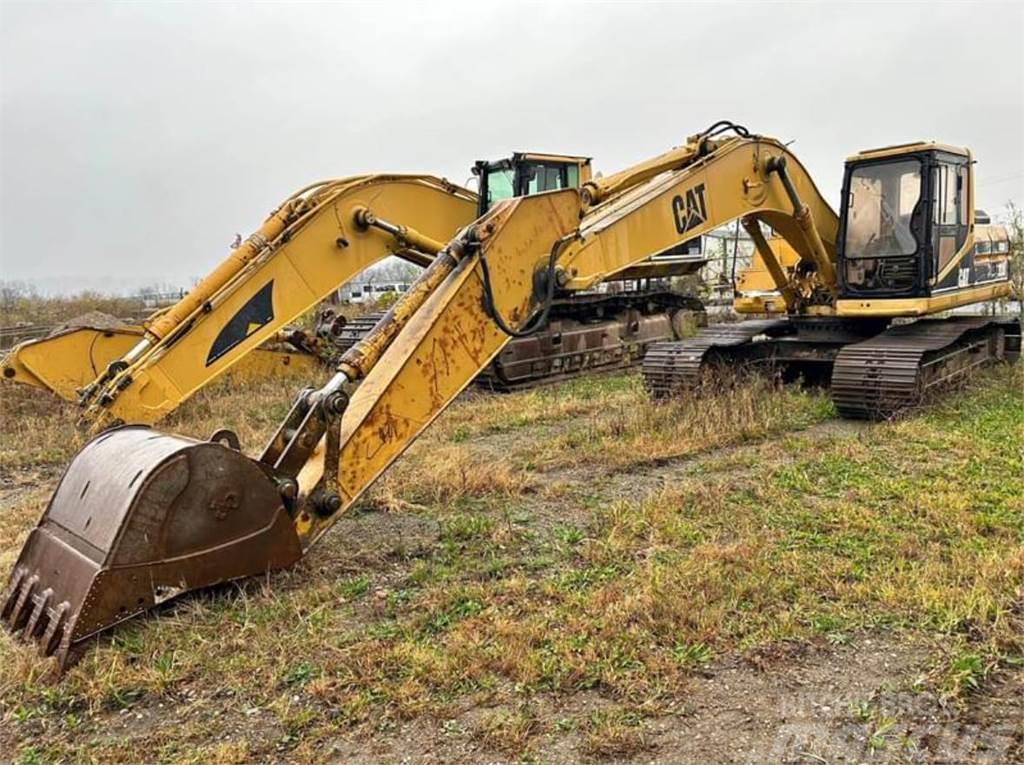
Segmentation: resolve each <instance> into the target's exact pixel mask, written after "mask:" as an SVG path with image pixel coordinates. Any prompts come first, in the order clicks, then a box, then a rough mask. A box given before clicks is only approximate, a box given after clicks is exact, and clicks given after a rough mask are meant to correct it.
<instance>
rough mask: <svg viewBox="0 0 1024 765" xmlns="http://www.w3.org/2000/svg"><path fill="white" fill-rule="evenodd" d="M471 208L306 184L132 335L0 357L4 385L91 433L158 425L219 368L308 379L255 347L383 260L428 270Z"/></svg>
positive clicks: (355, 187) (95, 333) (373, 179)
mask: <svg viewBox="0 0 1024 765" xmlns="http://www.w3.org/2000/svg"><path fill="white" fill-rule="evenodd" d="M476 210H477V197H476V195H475V194H474V193H472V192H471V191H468V190H466V189H463V188H460V187H458V186H454V185H453V184H451V183H449V182H448V181H445V180H443V179H440V178H435V177H432V176H427V175H370V176H355V177H351V178H344V179H340V180H334V181H327V182H323V183H318V184H314V185H313V186H311V187H308V188H306V189H303V190H302V191H300V192H297V193H296V194H294V195H292V196H291V197H289V198H288V199H287V200H285V201H284V202H283V203H282V204H281V205H280V207H278V209H277V210H275V211H274V212H273V213H272V214H271V215H270V216H269V217H268V218H267V220H266V221H265V222H264V224H263V225H262V226H261V228H260V229H259V230H258V231H257V232H255V233H253V234H252V235H251V236H250V237H249V238H248V239H247V240H245V242H243V243H242V244H241V245H240V246H239V247H237V248H235V249H234V250H232V252H231V253H230V254H229V256H228V257H227V258H226V259H225V261H224V262H223V263H221V264H220V265H219V266H218V267H217V268H216V269H215V270H214V271H213V272H212V273H211V274H210V275H209V276H207V277H206V278H205V279H204V280H203V281H202V282H200V283H199V284H198V285H196V286H195V287H194V288H193V289H192V290H191V291H190V292H189V293H188V294H187V295H186V296H185V297H184V298H183V299H182V300H181V301H179V302H178V303H177V304H175V305H173V306H171V307H170V308H168V309H166V310H164V311H161V312H160V313H158V314H156V315H155V316H154V317H152V318H151V319H150V320H149V321H148V322H147V323H146V325H145V326H144V327H143V328H142V331H141V332H139V331H138V330H134V331H133V330H131V329H126V330H96V329H88V328H82V329H76V330H69V331H68V332H65V333H61V334H59V335H55V336H53V337H50V338H45V339H43V340H39V341H30V342H28V343H24V344H22V345H21V346H19V347H17V348H15V349H14V350H12V351H11V352H10V353H9V354H8V356H7V357H6V358H5V359H4V362H3V366H4V375H5V377H6V378H8V379H12V380H14V381H16V382H25V383H28V384H32V385H36V386H37V387H44V388H47V389H49V390H52V391H53V392H55V393H57V394H58V395H60V396H62V397H64V398H69V399H72V400H74V399H76V398H80V399H81V401H80V403H82V404H83V406H85V407H86V408H85V410H84V416H85V419H86V420H88V421H90V422H92V423H93V424H94V427H97V428H98V427H102V426H103V425H105V424H110V423H111V422H114V423H116V422H133V423H152V422H156V421H157V420H159V419H160V418H161V417H163V416H164V415H166V414H167V413H168V412H170V411H171V410H173V409H174V408H176V407H177V406H178V405H180V404H181V403H182V402H183V401H184V400H186V399H187V398H188V397H189V396H191V395H192V394H193V393H194V392H195V391H196V390H198V389H199V388H200V387H202V386H203V385H206V384H208V383H209V382H210V381H212V380H214V379H216V378H217V377H219V376H220V375H222V374H224V373H225V372H227V371H228V370H232V369H239V368H240V370H241V371H244V372H245V374H246V375H248V376H256V375H265V374H268V373H273V372H274V371H276V370H278V369H282V368H287V367H288V366H291V365H292V364H295V365H296V366H301V367H304V368H309V369H310V370H311V369H312V363H313V361H314V359H313V358H312V357H310V356H308V355H305V354H300V353H287V352H285V353H282V352H272V351H269V350H263V349H262V348H261V346H264V345H265V344H266V343H267V342H268V341H269V340H273V339H274V338H275V336H277V335H278V334H279V333H280V332H281V330H282V328H283V327H284V326H285V325H286V324H288V323H289V322H292V321H294V320H295V319H297V318H298V317H300V316H301V315H302V314H303V313H305V312H306V311H308V310H310V309H311V308H313V307H314V306H316V305H317V303H319V302H320V301H321V300H323V299H324V298H325V297H326V296H328V295H329V294H330V293H331V292H333V291H334V290H335V289H337V288H338V287H339V286H341V285H342V284H344V283H346V282H348V281H350V280H351V279H352V278H353V277H355V276H356V275H357V274H358V273H360V272H361V271H363V270H365V269H366V268H367V267H369V266H371V265H373V264H374V263H377V262H379V261H380V260H383V259H384V258H386V257H388V256H390V255H398V256H400V257H403V258H406V259H408V260H411V261H413V262H416V263H418V264H420V265H423V264H426V263H429V262H430V258H431V257H432V256H433V254H434V252H436V251H437V250H438V249H440V248H441V247H442V246H443V243H444V242H446V241H447V240H448V239H449V238H450V237H451V236H452V235H453V234H454V233H455V232H456V231H457V230H458V229H459V228H460V227H461V226H463V225H465V224H466V223H467V222H469V221H471V220H472V219H473V217H474V216H475V214H476ZM357 212H360V213H361V214H360V215H356V213H357ZM367 212H368V213H369V214H370V216H369V218H368V217H366V215H365V213H367ZM374 212H379V213H380V214H381V215H382V217H384V218H387V217H393V218H397V219H399V220H402V221H404V222H405V223H404V225H403V227H402V229H401V230H394V231H388V230H386V229H384V228H382V227H380V226H378V225H374V224H375V223H376V220H375V219H373V213H374ZM239 365H240V367H239Z"/></svg>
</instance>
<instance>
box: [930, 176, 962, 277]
mask: <svg viewBox="0 0 1024 765" xmlns="http://www.w3.org/2000/svg"><path fill="white" fill-rule="evenodd" d="M968 169H969V168H968V166H967V163H966V162H955V161H939V162H937V163H935V164H934V165H933V166H932V177H931V185H932V211H931V212H932V232H931V233H932V237H931V238H932V242H931V245H932V247H931V249H932V263H931V268H930V271H931V277H932V279H935V280H936V283H935V284H934V287H933V289H948V288H951V287H957V286H961V287H963V286H967V285H966V283H965V280H966V282H969V281H970V266H969V263H966V262H963V261H961V265H960V267H959V268H955V269H953V271H951V272H950V273H949V274H947V275H946V276H943V277H942V279H941V282H939V281H938V279H939V277H940V276H942V274H943V271H945V269H946V268H947V266H949V264H950V263H951V262H952V261H953V259H954V258H955V257H956V255H957V253H959V252H960V250H961V249H962V248H963V246H964V244H965V243H966V241H967V227H968V223H969V221H968V215H967V200H968V193H967V191H968V189H967V183H968V177H969V173H968Z"/></svg>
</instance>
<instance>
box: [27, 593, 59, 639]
mask: <svg viewBox="0 0 1024 765" xmlns="http://www.w3.org/2000/svg"><path fill="white" fill-rule="evenodd" d="M52 598H53V588H52V587H47V588H46V589H45V590H43V591H42V592H39V593H36V594H34V595H32V598H31V600H32V612H31V613H30V614H29V617H28V623H27V624H26V625H25V629H24V630H22V633H21V635H22V637H23V638H24V639H25V640H34V639H35V638H37V637H39V635H40V634H41V633H42V632H43V630H45V629H46V621H47V620H46V619H44V618H42V617H44V616H45V615H46V606H47V605H48V604H49V603H50V600H51V599H52Z"/></svg>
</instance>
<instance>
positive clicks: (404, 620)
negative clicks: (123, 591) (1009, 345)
mask: <svg viewBox="0 0 1024 765" xmlns="http://www.w3.org/2000/svg"><path fill="white" fill-rule="evenodd" d="M1022 382H1024V377H1022V372H1021V371H1020V370H1019V369H1018V370H1016V371H1013V372H1010V371H1007V370H1005V369H1003V370H995V371H992V372H990V373H987V374H986V375H984V376H983V377H982V378H981V379H980V380H979V381H978V385H977V386H976V387H975V388H974V390H973V392H972V393H970V394H960V395H959V396H958V397H956V398H954V399H952V400H951V401H950V402H949V403H947V404H945V405H943V406H941V407H938V408H936V409H934V410H932V411H929V412H927V413H925V414H923V415H920V416H916V417H914V418H910V419H907V420H904V421H901V422H897V423H889V424H882V425H879V426H871V427H869V428H867V429H865V430H863V431H862V434H861V435H853V436H851V435H850V434H849V433H841V432H840V433H833V432H831V431H829V432H816V433H814V434H813V435H804V434H801V433H800V432H799V428H800V427H803V426H806V425H808V424H812V423H814V422H817V421H820V420H821V419H822V418H825V417H827V416H828V404H827V402H826V401H825V400H824V398H823V397H822V396H821V395H819V394H808V393H804V392H800V391H795V390H790V389H784V390H776V389H774V388H765V387H758V386H765V385H766V383H762V382H752V383H750V387H749V388H742V387H741V388H738V389H735V390H731V391H725V392H723V393H722V394H720V397H719V398H714V399H712V400H711V401H710V402H709V403H708V404H707V406H706V407H699V406H694V405H692V404H690V405H686V404H672V405H669V406H662V405H653V404H649V403H647V402H646V401H645V399H644V397H643V393H642V391H641V390H640V388H639V386H638V384H637V382H636V378H635V376H634V375H623V376H619V377H609V378H604V379H603V380H598V381H587V382H579V383H574V384H570V385H563V386H558V387H556V388H551V389H547V390H544V391H535V392H531V393H523V394H514V395H512V396H501V397H488V398H486V399H485V401H486V402H487V406H479V403H480V399H479V398H478V397H477V396H475V395H474V396H469V397H467V399H465V400H463V401H460V402H457V403H456V404H455V405H454V406H453V407H452V409H451V410H450V411H449V412H448V413H447V414H446V415H444V417H443V418H442V419H441V420H440V421H439V422H438V423H437V426H436V427H434V428H432V429H431V430H430V432H429V433H428V434H427V435H425V436H424V438H423V439H421V440H420V441H419V442H418V443H417V444H416V445H415V446H414V447H413V448H412V449H411V450H410V452H409V453H408V454H407V455H406V456H405V457H403V458H402V460H401V461H400V462H399V463H398V464H396V466H395V468H394V469H393V470H392V471H391V472H390V474H389V476H388V477H387V478H386V479H385V480H384V481H382V482H381V484H380V485H379V486H378V487H377V488H376V489H375V490H374V492H373V493H372V494H373V496H371V498H370V499H369V500H367V502H366V503H365V504H364V507H363V509H364V510H366V509H368V508H372V507H374V506H383V507H387V508H390V509H391V510H392V511H393V512H394V514H395V515H396V516H404V515H407V514H408V511H409V508H410V507H414V509H415V513H416V515H417V516H418V517H424V518H429V519H436V521H437V522H438V527H439V529H440V531H439V535H440V536H439V537H438V538H437V540H436V544H433V545H432V546H431V547H429V548H428V549H427V550H425V551H421V552H418V553H416V555H415V556H414V557H408V556H407V555H406V554H405V553H404V552H402V548H401V546H400V544H399V542H398V541H396V540H395V539H392V538H389V537H380V538H374V539H372V540H370V541H371V543H372V544H374V545H376V546H377V547H378V548H379V549H380V550H381V556H380V559H379V562H376V563H372V564H365V563H360V564H359V566H358V567H356V566H354V565H353V564H352V563H348V564H346V559H345V553H344V550H346V549H347V547H346V544H347V543H348V542H349V541H350V539H349V537H351V536H354V535H358V534H359V533H360V531H359V530H360V529H361V528H363V526H362V521H361V519H359V518H356V519H354V520H353V521H352V522H351V523H350V524H348V525H346V526H344V531H342V530H340V529H339V530H338V531H337V532H336V533H334V534H331V535H329V536H328V538H327V539H325V540H324V542H323V543H322V544H321V546H320V547H318V548H317V549H316V550H315V551H314V552H313V553H312V554H311V555H310V556H309V557H308V558H307V559H306V560H305V561H304V562H303V563H302V564H300V565H299V566H297V567H296V568H295V569H293V570H291V571H289V572H283V573H281V574H279V575H275V576H273V577H271V578H269V579H267V580H260V581H249V582H245V583H241V584H239V585H237V586H232V587H225V588H221V589H218V590H215V591H211V592H207V593H200V594H198V595H196V596H194V597H188V598H185V599H182V600H181V601H179V602H178V603H176V604H174V605H172V606H170V607H167V608H165V609H163V610H162V611H160V612H159V613H158V614H156V615H155V616H154V617H153V618H150V619H147V620H138V621H136V622H134V623H132V624H130V625H128V626H127V627H125V628H123V629H120V630H117V631H115V632H114V633H113V635H112V636H110V637H107V638H105V639H103V640H100V641H97V646H96V647H95V648H94V649H93V650H91V651H90V652H89V653H88V654H87V656H86V657H85V659H84V660H83V662H82V663H81V664H80V665H79V666H78V667H76V668H75V669H74V670H73V671H72V672H71V673H69V675H68V676H67V678H66V679H65V681H64V682H63V683H62V684H61V685H58V686H48V685H46V684H45V683H43V682H42V681H41V676H42V673H43V671H44V670H45V668H46V667H45V664H44V663H42V662H40V661H39V660H38V659H36V658H35V657H34V656H33V655H31V654H30V653H29V652H28V651H25V650H23V649H21V648H19V647H17V646H15V644H14V643H13V642H11V641H10V640H9V639H7V638H6V637H4V638H0V715H2V719H3V721H4V726H3V727H4V728H5V732H2V733H0V747H2V746H6V747H7V748H8V750H9V751H12V752H18V753H19V756H21V757H22V758H23V759H26V760H28V761H32V759H33V758H36V759H38V760H39V761H43V760H50V759H53V760H57V759H61V758H63V759H66V760H72V761H81V760H89V759H101V760H103V761H105V762H130V761H137V760H138V759H140V758H143V759H150V760H162V761H175V762H188V761H216V762H235V761H245V760H267V759H288V760H292V761H297V762H307V761H308V762H321V761H327V760H330V759H331V758H332V756H331V749H330V741H331V740H332V739H334V738H336V737H337V736H339V735H341V734H343V733H346V732H348V733H354V734H357V735H377V733H378V732H382V731H387V730H390V729H391V728H392V727H393V726H395V725H397V724H400V723H402V722H403V721H407V720H420V719H438V720H447V719H448V718H449V717H450V716H451V715H453V714H454V713H455V711H456V710H458V709H466V708H472V707H473V706H474V705H488V706H490V707H492V708H493V710H492V712H490V713H487V714H485V715H484V716H483V717H482V718H480V720H479V724H478V725H477V726H476V727H475V728H474V729H473V731H471V732H470V733H468V734H467V735H468V736H469V737H470V739H471V740H472V741H473V742H475V743H476V745H479V746H482V747H484V748H485V749H493V750H496V751H499V752H502V753H504V754H507V755H509V756H518V755H521V754H527V755H528V754H529V753H530V752H531V751H533V750H534V748H535V742H536V741H537V740H538V739H539V738H540V737H542V736H544V737H547V736H558V735H563V734H564V735H569V734H568V733H566V732H564V731H562V730H561V728H560V727H559V726H557V725H554V724H553V723H552V721H551V720H548V719H546V718H545V717H544V715H543V714H542V713H541V712H540V711H538V709H537V707H536V706H535V705H534V704H532V703H531V702H532V700H534V699H538V698H541V697H552V696H553V697H555V698H572V697H574V695H576V694H579V693H580V692H581V691H586V692H588V693H592V694H597V695H598V696H599V697H600V698H602V699H605V700H606V701H607V702H608V704H609V705H610V706H608V707H607V708H605V709H603V711H602V710H598V711H596V712H594V713H593V714H592V715H589V716H584V717H581V718H580V719H579V720H577V721H576V723H575V726H576V727H575V730H574V731H573V732H572V734H571V735H574V736H579V737H580V748H581V751H582V753H583V754H584V755H586V756H588V757H603V758H607V759H610V760H613V761H614V760H616V759H622V758H624V757H627V756H629V755H631V754H634V753H637V752H641V751H643V750H644V749H645V748H646V747H648V746H649V745H650V741H649V739H648V737H647V736H646V734H645V727H644V720H645V719H646V717H647V716H649V715H654V714H657V713H658V710H659V709H661V708H662V707H663V706H664V705H665V704H668V703H671V702H672V701H673V700H674V699H678V698H680V695H681V693H682V690H681V689H682V687H683V684H684V683H685V682H686V680H687V678H688V677H689V676H690V675H691V673H692V672H693V671H694V669H695V668H696V667H699V666H701V665H702V664H703V663H706V662H707V661H708V660H709V657H712V656H728V655H730V654H736V653H737V652H743V651H745V650H751V649H755V648H759V647H763V646H772V645H775V644H776V643H777V642H778V641H781V640H788V641H791V640H814V639H819V638H823V639H827V640H830V641H835V642H840V641H843V642H848V641H849V640H855V639H856V636H857V635H858V634H861V633H862V632H863V631H864V630H886V631H896V632H906V633H910V634H913V635H916V636H918V637H920V638H922V639H929V640H933V641H935V642H936V644H938V645H940V646H941V648H940V649H939V650H937V651H936V653H935V674H934V676H933V678H932V682H933V684H934V687H935V688H936V690H939V691H941V692H946V693H948V694H950V695H952V696H954V697H955V696H956V695H957V694H963V693H969V692H971V689H972V688H973V687H976V686H977V685H978V684H980V683H981V682H983V681H984V677H985V673H986V672H988V671H990V670H991V668H992V667H993V666H997V665H998V663H999V662H1000V661H1001V660H1003V658H1004V657H1008V656H1010V657H1012V656H1020V655H1021V653H1022V648H1024V647H1022V646H1021V636H1020V633H1019V630H1018V629H1016V628H1015V627H1014V626H1013V625H1014V624H1015V622H1014V620H1013V618H1011V617H1012V615H1013V614H1014V613H1015V610H1014V609H1017V608H1019V598H1020V594H1019V592H1018V588H1019V586H1020V584H1021V582H1022V581H1024V545H1022V542H1024V507H1022V506H1021V502H1020V497H1021V496H1024V469H1022V468H1024V466H1022V464H1021V453H1022V447H1024V442H1022V438H1024V406H1022V392H1021V391H1022ZM288 390H291V388H289V387H288V385H287V383H277V382H275V383H267V385H266V387H265V388H264V387H257V388H247V389H244V390H242V389H236V388H234V387H232V385H231V384H230V383H228V384H223V385H217V386H214V387H213V388H212V389H210V390H208V391H205V392H203V393H202V394H201V395H199V396H197V397H196V398H195V399H194V400H192V401H190V402H189V403H188V404H187V405H186V406H185V407H183V408H182V409H181V410H180V411H179V413H178V414H176V415H175V417H174V419H173V421H172V426H173V428H174V429H177V430H181V431H184V432H190V433H195V434H197V435H202V434H206V433H208V432H209V431H211V430H212V429H213V428H214V427H215V426H221V425H225V424H230V425H232V426H234V427H236V429H237V430H239V432H240V434H241V435H242V438H243V442H244V443H245V444H246V445H247V446H248V447H250V448H252V447H253V446H254V445H256V444H260V443H261V442H262V439H263V438H265V437H266V435H267V434H268V433H269V431H270V430H271V429H272V427H273V426H274V425H275V424H276V421H277V419H278V418H279V417H280V416H282V415H283V413H284V410H285V409H286V408H287V404H288V398H289V395H288V394H287V393H286V392H285V391H288ZM21 395H22V394H13V393H12V392H11V390H10V389H9V388H7V389H4V390H3V399H2V401H3V403H4V405H5V406H8V405H9V404H10V402H11V401H12V400H16V401H21V399H18V398H17V397H18V396H21ZM12 396H13V397H14V398H12ZM271 401H273V402H275V403H274V404H273V405H270V402H271ZM30 403H31V402H30ZM23 405H25V404H19V406H23ZM31 405H32V406H37V405H39V406H41V407H42V408H41V410H40V415H39V419H38V420H37V426H38V427H39V428H41V429H42V431H43V432H44V433H45V434H46V438H47V439H49V440H52V443H54V444H58V445H57V446H51V447H49V448H51V449H52V450H53V451H52V452H47V451H46V450H45V448H44V446H42V445H40V446H38V447H35V446H29V447H28V450H29V452H30V457H28V458H26V457H24V456H22V452H23V451H24V450H23V449H16V448H11V447H9V446H5V447H4V449H5V451H4V452H3V453H2V455H3V459H4V462H3V473H4V492H5V496H7V497H8V498H9V501H8V502H7V505H6V507H5V512H4V513H3V515H2V516H0V523H2V526H0V533H3V536H4V538H5V539H9V540H11V542H10V543H9V544H5V545H4V547H3V553H2V556H0V563H2V564H3V565H4V566H5V567H7V566H9V565H10V563H12V562H13V556H14V555H15V554H16V550H17V548H18V546H19V545H20V541H21V539H23V538H24V534H25V533H26V531H27V529H28V527H29V526H30V525H31V523H32V522H33V521H34V519H35V516H36V514H37V513H38V510H39V507H40V505H41V503H42V502H43V501H44V500H45V497H46V495H47V494H48V492H49V491H50V490H51V489H52V486H53V481H54V479H55V472H56V469H57V466H58V465H60V464H61V462H62V461H63V460H64V459H65V457H64V456H63V455H65V454H67V453H69V452H70V451H71V450H72V449H73V448H74V447H73V443H74V441H73V437H74V436H73V429H71V428H70V426H68V425H66V424H61V423H59V422H57V423H55V422H52V421H50V420H47V419H45V418H44V417H42V412H43V411H45V408H46V407H45V406H43V405H41V404H39V402H34V403H31ZM25 406H27V405H25ZM273 407H278V408H277V410H274V409H273ZM706 410H712V413H709V412H708V411H706ZM25 411H28V412H30V413H31V411H33V410H29V409H26V410H25ZM223 412H232V415H231V417H224V416H221V413H223ZM14 419H15V418H11V417H7V416H5V417H4V422H3V425H2V428H3V434H2V435H3V437H4V443H5V444H9V443H10V441H9V435H13V434H17V437H18V438H25V431H24V430H21V428H23V427H24V426H23V425H21V424H19V423H17V422H15V421H14ZM666 421H667V422H666ZM615 422H620V423H623V424H622V425H621V426H616V425H614V423H615ZM616 427H618V428H620V429H619V431H618V435H616V432H615V431H614V428H616ZM617 438H621V439H625V440H626V442H627V443H629V444H630V446H629V448H622V449H620V448H619V447H618V445H617ZM744 443H746V444H747V445H746V446H744V447H743V450H742V452H737V453H735V454H731V455H729V456H727V457H726V458H722V459H717V460H714V459H708V460H706V461H704V462H702V463H701V464H700V467H699V470H700V472H696V470H694V471H683V472H680V473H678V474H673V473H672V472H671V471H672V469H673V468H674V467H676V466H678V464H679V463H678V461H674V460H676V458H677V457H679V456H683V457H685V458H690V457H692V456H694V455H696V454H698V453H699V452H701V451H702V450H707V449H714V448H717V447H719V446H721V445H724V444H733V445H737V444H744ZM33 450H34V451H33ZM560 451H561V453H562V454H564V455H565V457H564V458H561V459H560V458H558V457H557V455H558V454H559V452H560ZM661 463H664V464H663V470H664V475H665V476H666V477H670V480H668V482H667V483H666V484H665V485H664V486H662V487H661V488H660V489H657V490H655V491H654V492H653V493H652V492H651V488H650V486H648V488H646V489H644V488H643V487H641V486H640V485H639V484H636V483H635V481H634V479H633V477H632V476H631V475H630V473H629V471H630V470H632V469H633V467H635V466H636V465H638V464H646V465H653V464H661ZM560 471H562V472H563V473H564V475H561V476H560V478H559V480H560V481H561V483H560V488H559V490H558V491H557V492H549V491H548V490H547V487H548V484H549V483H550V481H552V478H553V476H555V475H556V474H558V473H559V472H560ZM566 471H567V472H566ZM622 471H625V472H622ZM36 482H38V484H39V485H38V486H36V485H34V483H36ZM161 704H162V705H164V706H163V707H160V706H159V705H161ZM122 709H130V710H131V714H130V715H128V718H132V715H134V714H143V715H144V716H145V718H144V720H145V721H148V722H146V723H145V725H144V726H143V727H142V728H140V730H139V731H136V732H132V730H129V731H128V732H127V733H117V732H114V731H115V728H114V726H117V725H120V724H121V723H122V722H123V721H124V720H125V719H126V718H125V716H122V715H121V710H122ZM214 711H218V712H219V713H220V714H218V715H214V714H213V712H214ZM139 725H140V726H141V725H142V723H139ZM240 729H241V730H245V731H247V737H246V738H245V739H244V740H243V739H240V738H238V737H237V732H238V731H239V730H240Z"/></svg>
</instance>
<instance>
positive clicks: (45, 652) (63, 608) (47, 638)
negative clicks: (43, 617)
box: [39, 600, 71, 656]
mask: <svg viewBox="0 0 1024 765" xmlns="http://www.w3.org/2000/svg"><path fill="white" fill-rule="evenodd" d="M70 610H71V604H70V603H68V602H67V601H66V600H65V601H64V602H63V603H61V604H60V605H58V606H57V607H56V608H50V609H47V615H48V616H49V622H48V623H47V625H46V629H45V630H44V631H43V635H42V637H41V638H40V639H39V655H40V656H53V654H54V653H56V651H57V649H58V648H59V647H60V645H61V644H62V643H63V642H64V634H65V633H66V632H67V615H68V611H70Z"/></svg>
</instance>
